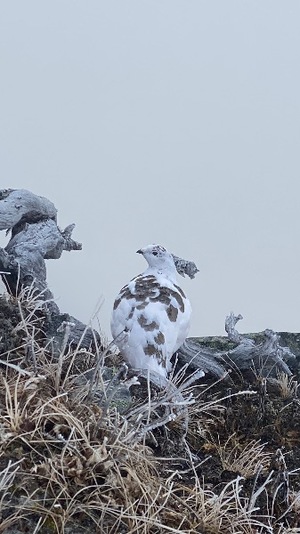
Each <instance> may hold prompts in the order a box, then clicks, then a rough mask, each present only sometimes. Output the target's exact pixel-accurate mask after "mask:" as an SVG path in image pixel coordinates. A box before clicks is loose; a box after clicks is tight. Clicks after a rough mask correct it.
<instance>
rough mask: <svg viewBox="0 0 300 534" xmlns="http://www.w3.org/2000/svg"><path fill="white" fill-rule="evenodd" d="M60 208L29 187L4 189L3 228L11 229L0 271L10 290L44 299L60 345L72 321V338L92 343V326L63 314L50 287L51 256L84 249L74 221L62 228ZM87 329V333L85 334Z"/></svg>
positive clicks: (50, 330) (0, 198)
mask: <svg viewBox="0 0 300 534" xmlns="http://www.w3.org/2000/svg"><path fill="white" fill-rule="evenodd" d="M56 220H57V210H56V208H55V206H54V204H53V203H52V202H50V201H49V200H47V199H46V198H44V197H40V196H37V195H34V194H33V193H31V192H30V191H26V190H25V189H18V190H14V189H4V190H1V191H0V230H7V233H8V231H11V238H10V240H9V242H8V244H7V246H6V247H5V248H4V249H3V248H0V271H1V273H0V274H1V276H2V279H3V282H4V284H5V286H6V288H7V290H8V292H9V293H11V294H12V295H19V294H20V292H21V291H22V290H23V291H24V288H25V289H26V288H27V289H28V290H30V292H31V293H32V295H35V297H37V296H38V299H39V300H40V301H43V302H44V306H43V309H44V311H45V312H46V315H47V318H46V321H45V330H46V335H47V336H49V337H53V339H56V342H57V344H58V345H59V342H60V339H61V338H63V333H62V332H61V331H59V327H60V326H61V324H62V323H63V324H66V323H70V324H71V325H72V328H71V331H70V341H73V342H74V343H78V342H79V340H81V344H82V346H85V347H86V346H88V345H90V343H91V342H92V341H93V340H94V333H93V332H92V331H91V329H87V330H86V332H85V328H86V326H85V325H84V324H83V323H81V322H80V321H78V320H77V319H75V318H74V317H71V316H69V315H68V314H61V313H60V311H59V308H58V306H57V305H56V304H55V302H54V300H53V295H52V293H51V291H50V289H49V288H48V286H47V274H46V263H45V260H47V259H58V258H60V256H61V254H62V252H63V251H64V250H67V251H70V250H81V248H82V245H81V244H80V243H77V242H76V241H74V240H73V239H72V237H71V235H72V231H73V229H74V226H75V225H74V224H71V225H69V226H67V228H66V229H65V230H60V228H59V227H58V226H57V223H56ZM84 332H85V334H84Z"/></svg>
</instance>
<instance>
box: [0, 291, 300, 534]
mask: <svg viewBox="0 0 300 534" xmlns="http://www.w3.org/2000/svg"><path fill="white" fill-rule="evenodd" d="M1 314H2V322H1V336H2V337H1V342H0V343H1V345H0V346H1V352H2V354H1V356H0V358H1V375H0V380H1V385H2V387H1V389H0V471H1V473H0V507H1V510H0V511H1V526H0V532H3V533H7V534H12V533H13V534H18V533H21V532H22V533H24V532H28V533H29V532H30V534H32V533H41V534H63V533H64V534H71V533H72V534H83V533H90V532H94V533H99V534H100V533H107V534H114V533H124V534H125V533H126V534H127V533H128V534H129V533H130V534H133V533H142V534H158V533H168V532H172V533H185V534H188V533H202V534H219V533H220V534H231V533H235V534H238V533H241V534H254V533H261V534H265V533H266V534H267V533H270V534H271V533H276V534H288V533H294V534H296V533H297V532H298V533H300V519H299V512H300V470H299V467H298V466H299V465H300V464H299V460H300V409H299V404H300V399H299V394H298V393H299V388H298V382H297V378H296V377H294V378H292V379H291V378H288V377H286V375H284V374H281V375H279V376H278V377H277V378H276V379H274V378H272V380H271V379H270V381H269V380H268V378H261V376H260V374H259V373H257V372H256V373H252V374H251V373H248V376H247V378H246V376H245V375H244V374H242V373H241V372H240V371H239V372H238V373H236V374H234V372H233V373H232V376H231V382H230V383H229V382H228V381H225V380H219V381H217V382H216V381H215V379H211V380H210V379H209V377H204V379H202V380H201V382H198V384H197V386H196V387H194V389H193V398H191V396H190V395H191V388H190V387H189V386H188V385H187V387H186V388H185V387H182V389H181V393H182V395H183V397H184V399H185V401H186V405H185V408H184V410H182V409H180V407H179V406H178V405H175V406H174V399H173V396H172V392H170V391H158V390H153V388H152V387H151V388H150V386H149V384H147V383H146V382H145V381H143V383H142V380H141V385H139V384H138V383H136V380H135V379H134V377H133V378H131V379H130V378H129V377H128V374H127V372H126V369H123V371H122V370H121V371H119V368H120V362H119V359H118V357H117V356H114V355H113V354H110V353H109V352H108V351H107V353H103V351H101V350H100V349H99V350H98V351H97V350H93V351H89V350H87V349H80V348H78V347H77V348H74V347H73V348H72V346H69V345H68V336H67V326H66V335H65V338H64V342H63V343H62V346H61V352H60V356H59V357H58V358H57V347H56V349H55V350H53V347H52V346H51V343H50V342H49V341H47V342H46V341H45V337H44V334H43V321H44V316H43V312H42V309H41V306H40V302H39V300H38V298H37V297H34V296H33V295H30V291H27V292H26V294H21V295H20V296H19V297H18V298H17V299H16V298H13V297H11V296H6V297H2V298H1V301H0V315H1ZM91 369H92V370H93V371H91V372H89V371H90V370H91ZM181 375H182V372H181V371H179V378H182V376H181ZM87 377H88V378H87ZM177 378H178V377H177ZM179 378H178V379H179ZM204 381H205V384H204ZM129 391H130V393H131V394H129ZM186 410H188V411H189V424H188V431H187V434H186V435H185V428H184V424H183V423H184V414H185V411H186Z"/></svg>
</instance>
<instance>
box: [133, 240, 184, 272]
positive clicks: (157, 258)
mask: <svg viewBox="0 0 300 534" xmlns="http://www.w3.org/2000/svg"><path fill="white" fill-rule="evenodd" d="M137 253H138V254H142V255H143V256H144V258H145V260H146V261H147V262H148V264H149V267H151V268H153V269H157V270H159V271H160V270H163V271H168V270H169V271H170V272H174V271H175V270H176V269H175V264H174V259H173V256H172V254H170V252H168V251H167V250H166V249H165V247H163V246H162V245H148V246H147V247H144V248H140V249H139V250H137Z"/></svg>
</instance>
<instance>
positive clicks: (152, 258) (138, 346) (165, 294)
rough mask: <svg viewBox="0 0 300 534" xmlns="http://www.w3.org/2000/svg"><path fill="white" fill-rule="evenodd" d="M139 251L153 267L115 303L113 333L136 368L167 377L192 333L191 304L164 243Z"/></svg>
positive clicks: (112, 319) (139, 276)
mask: <svg viewBox="0 0 300 534" xmlns="http://www.w3.org/2000/svg"><path fill="white" fill-rule="evenodd" d="M137 252H138V253H139V254H142V255H143V256H144V258H145V259H146V260H147V262H148V264H149V266H148V268H147V269H146V270H145V271H144V272H143V273H142V274H140V275H138V276H136V277H135V278H133V279H132V280H131V281H130V282H129V283H128V284H127V285H126V286H124V287H123V288H122V289H121V291H120V293H119V295H118V296H117V298H116V300H115V303H114V308H113V313H112V318H111V332H112V335H113V338H114V340H115V343H116V345H117V346H118V348H119V349H120V352H121V354H122V355H123V357H124V358H125V360H127V362H128V363H129V364H130V365H131V366H132V367H133V368H135V369H147V370H149V371H154V372H155V373H158V374H159V375H161V376H162V377H164V378H166V377H167V375H168V373H169V372H170V371H171V368H172V365H171V361H170V360H171V357H172V355H173V354H174V353H175V352H176V351H177V349H178V348H179V347H180V346H181V345H182V343H183V342H184V340H185V338H186V336H187V334H188V331H189V326H190V318H191V305H190V302H189V300H188V299H187V297H186V296H185V294H184V292H183V291H182V289H181V288H180V287H179V286H178V285H177V284H176V267H175V264H174V260H173V256H172V254H170V253H169V252H168V251H167V250H166V249H165V248H164V247H162V246H161V245H148V246H147V247H145V248H142V249H140V250H138V251H137Z"/></svg>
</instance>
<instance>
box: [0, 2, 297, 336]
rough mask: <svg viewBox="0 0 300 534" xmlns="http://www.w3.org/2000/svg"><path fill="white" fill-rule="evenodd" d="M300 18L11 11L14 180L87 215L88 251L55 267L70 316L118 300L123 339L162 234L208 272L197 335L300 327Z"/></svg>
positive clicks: (2, 153) (7, 162)
mask: <svg viewBox="0 0 300 534" xmlns="http://www.w3.org/2000/svg"><path fill="white" fill-rule="evenodd" d="M299 20H300V3H299V1H298V0H294V1H293V0H290V1H289V2H282V1H278V0H264V1H262V0H259V1H258V0H257V1H256V0H249V1H245V0H244V1H241V0H225V1H224V0H215V1H201V0H182V1H178V0H159V1H158V0H156V1H155V0H148V1H145V0H128V1H127V0H126V1H125V0H123V1H120V0H119V1H114V0H106V1H105V2H104V1H101V0H88V1H86V2H83V1H79V0H51V2H40V1H30V0H27V1H26V2H24V1H21V0H19V1H13V2H2V3H1V7H0V43H1V45H0V46H1V49H0V50H1V53H0V68H1V71H0V72H1V101H0V102H1V103H0V135H1V139H0V168H1V174H2V181H1V182H2V186H1V187H2V188H8V187H12V188H25V189H29V190H31V191H32V192H34V193H36V194H39V195H42V196H45V197H47V198H49V199H50V200H51V201H53V202H54V204H55V205H56V207H57V208H58V221H59V225H60V226H61V227H65V226H66V225H68V224H70V223H72V222H75V223H76V228H75V231H74V234H73V237H74V239H76V240H78V241H81V242H82V243H83V251H82V252H71V253H67V252H65V253H64V255H63V257H62V258H61V259H60V260H58V261H57V260H55V261H48V262H47V268H48V282H49V286H50V289H51V290H52V291H53V293H54V295H55V298H56V299H57V304H58V305H59V306H60V308H61V310H62V311H65V312H68V313H70V314H73V315H75V316H76V317H77V318H78V319H81V320H82V321H84V322H88V321H89V319H90V318H91V316H92V315H93V313H94V311H95V309H96V307H97V304H98V303H99V302H103V301H104V303H102V306H101V307H100V310H99V313H98V318H99V321H100V324H101V326H102V328H103V330H104V332H105V334H106V335H107V336H108V337H109V336H110V332H109V317H110V311H111V308H112V304H113V299H114V297H115V295H116V294H117V292H118V291H119V289H120V288H121V287H122V286H123V285H124V284H125V283H127V282H128V280H129V279H130V278H132V277H133V276H134V275H136V274H138V273H139V272H141V271H142V270H144V268H145V267H146V264H145V262H144V260H143V258H141V257H140V256H139V255H137V254H135V251H136V250H137V249H138V248H140V247H142V246H145V245H147V244H148V243H160V244H163V245H164V246H166V247H167V248H168V249H169V250H170V251H171V252H173V253H174V254H176V255H178V256H181V257H184V258H186V259H191V260H193V261H195V262H196V263H197V265H198V268H199V269H200V272H199V273H198V275H197V277H196V278H195V279H194V280H186V279H183V278H181V277H180V278H179V282H180V285H182V287H183V288H184V289H185V291H186V293H187V294H188V296H189V297H190V300H191V303H192V307H193V324H192V329H191V334H192V335H213V334H222V333H223V332H224V319H225V316H226V315H227V314H228V313H229V312H230V311H231V310H233V311H234V312H235V313H237V314H238V313H241V314H242V315H243V316H244V320H243V321H242V322H241V323H240V324H239V327H240V330H241V331H244V332H246V331H260V330H263V329H265V328H272V329H274V330H290V331H299V330H300V324H299V296H300V290H299V287H300V282H299V260H300V253H299V204H300V202H299V196H300V177H299V147H300V112H299V108H300V105H299V98H300V97H299V95H300V83H299V79H300V74H299V71H300V69H299V65H300V57H299V56H300V32H299ZM0 237H1V244H2V245H3V244H4V243H5V242H6V238H5V236H4V233H3V235H2V236H0Z"/></svg>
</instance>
